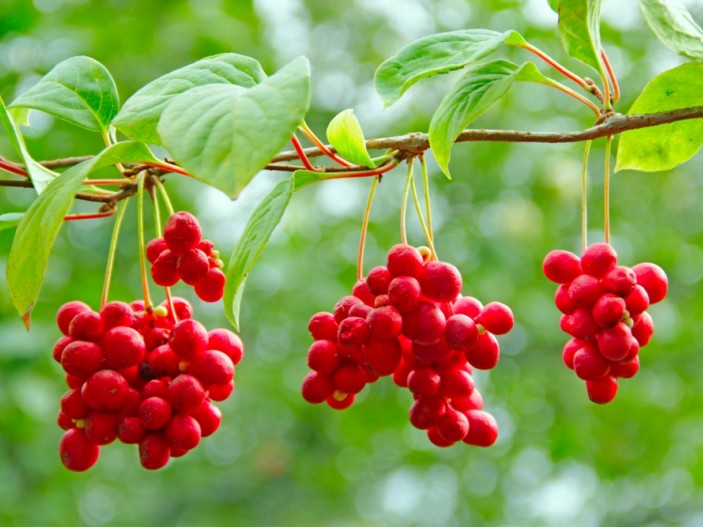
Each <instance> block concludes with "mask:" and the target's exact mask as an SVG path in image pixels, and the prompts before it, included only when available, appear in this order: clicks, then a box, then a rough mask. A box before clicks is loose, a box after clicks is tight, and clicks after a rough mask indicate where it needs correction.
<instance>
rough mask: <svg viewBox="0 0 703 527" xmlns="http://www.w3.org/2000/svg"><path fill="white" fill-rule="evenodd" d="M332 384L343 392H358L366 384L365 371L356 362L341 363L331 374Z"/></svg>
mask: <svg viewBox="0 0 703 527" xmlns="http://www.w3.org/2000/svg"><path fill="white" fill-rule="evenodd" d="M332 386H334V389H335V390H339V391H340V392H344V393H359V392H360V391H361V390H363V389H364V386H366V372H365V371H364V368H362V367H361V366H359V365H357V364H343V365H342V366H340V367H339V368H338V369H337V371H336V372H334V374H333V375H332Z"/></svg>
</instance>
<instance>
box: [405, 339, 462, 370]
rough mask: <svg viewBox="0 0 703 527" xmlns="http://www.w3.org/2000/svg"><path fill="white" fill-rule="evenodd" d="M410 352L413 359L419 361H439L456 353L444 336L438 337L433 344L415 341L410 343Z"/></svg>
mask: <svg viewBox="0 0 703 527" xmlns="http://www.w3.org/2000/svg"><path fill="white" fill-rule="evenodd" d="M412 352H413V357H414V358H415V360H416V361H417V362H418V363H420V362H423V363H428V364H429V363H431V362H439V361H442V360H445V359H449V358H450V357H451V356H452V355H454V354H455V353H456V351H454V350H453V349H452V348H451V347H450V346H449V344H447V341H446V339H445V338H444V337H442V338H440V339H439V340H438V341H437V342H435V343H434V344H427V345H422V344H418V343H417V342H413V343H412Z"/></svg>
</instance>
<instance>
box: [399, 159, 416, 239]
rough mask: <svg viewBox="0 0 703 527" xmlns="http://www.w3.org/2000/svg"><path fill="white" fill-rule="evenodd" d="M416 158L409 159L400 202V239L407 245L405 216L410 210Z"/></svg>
mask: <svg viewBox="0 0 703 527" xmlns="http://www.w3.org/2000/svg"><path fill="white" fill-rule="evenodd" d="M414 164H415V160H414V158H410V159H408V175H407V177H406V178H405V187H403V198H402V200H401V202H400V241H402V242H403V243H404V244H406V245H407V243H408V231H407V229H406V227H405V218H406V216H407V210H408V194H410V182H411V181H412V179H413V166H414Z"/></svg>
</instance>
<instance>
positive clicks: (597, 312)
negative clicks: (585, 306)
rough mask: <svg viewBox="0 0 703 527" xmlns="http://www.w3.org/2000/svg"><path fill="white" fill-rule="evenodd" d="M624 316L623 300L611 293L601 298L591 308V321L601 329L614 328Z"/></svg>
mask: <svg viewBox="0 0 703 527" xmlns="http://www.w3.org/2000/svg"><path fill="white" fill-rule="evenodd" d="M624 314H625V300H624V299H622V298H620V297H619V296H616V295H614V294H611V293H606V294H604V295H603V296H601V297H600V298H599V299H598V300H596V303H595V304H594V306H593V310H592V311H591V315H592V316H593V321H594V322H595V323H596V324H598V325H599V326H600V327H602V328H607V327H611V326H614V325H615V324H617V323H618V322H620V320H622V317H623V315H624Z"/></svg>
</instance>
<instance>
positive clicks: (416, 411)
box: [409, 395, 447, 430]
mask: <svg viewBox="0 0 703 527" xmlns="http://www.w3.org/2000/svg"><path fill="white" fill-rule="evenodd" d="M446 409H447V403H446V402H445V399H444V397H441V396H439V395H435V396H432V397H420V398H418V399H416V400H415V402H414V403H413V405H412V406H411V407H410V412H409V416H410V422H411V423H412V425H413V426H414V427H415V428H418V429H420V430H427V429H428V428H430V427H431V426H432V425H433V424H435V423H436V422H437V420H438V419H439V418H440V417H441V416H442V415H443V414H444V412H445V411H446Z"/></svg>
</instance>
